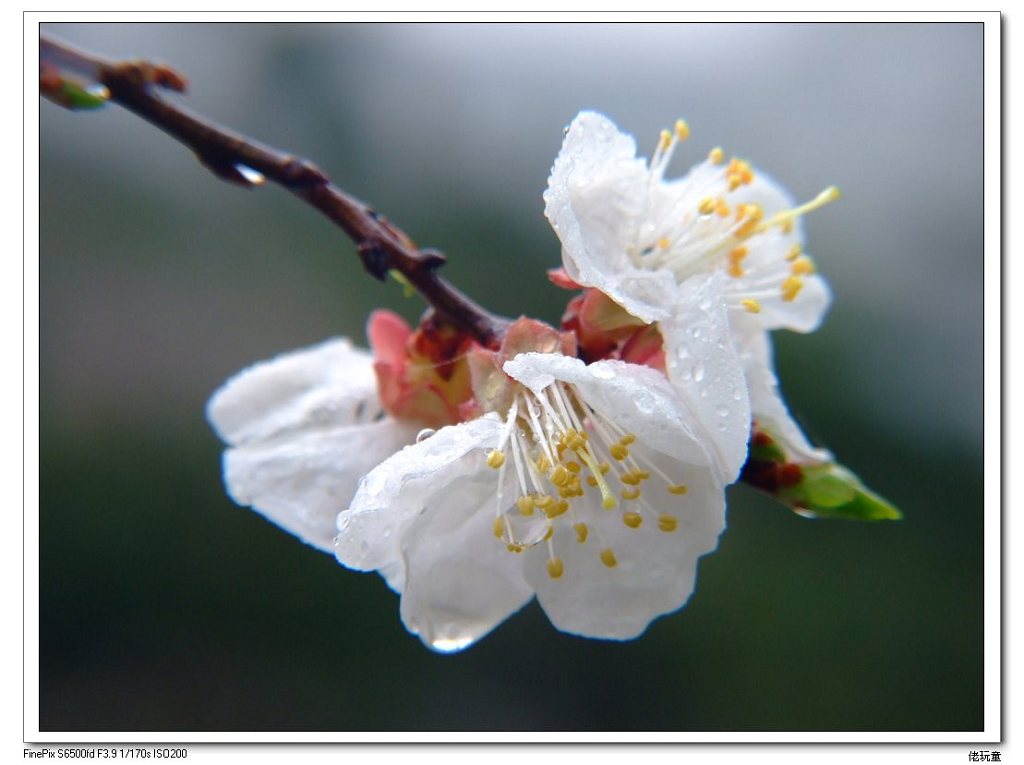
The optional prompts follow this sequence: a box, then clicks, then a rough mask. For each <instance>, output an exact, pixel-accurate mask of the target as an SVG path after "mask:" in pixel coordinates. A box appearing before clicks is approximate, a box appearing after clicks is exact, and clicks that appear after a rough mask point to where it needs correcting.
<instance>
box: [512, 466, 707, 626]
mask: <svg viewBox="0 0 1024 765" xmlns="http://www.w3.org/2000/svg"><path fill="white" fill-rule="evenodd" d="M652 459H654V460H655V464H658V465H659V466H660V467H661V468H662V469H664V470H671V471H672V472H673V473H676V474H679V473H680V470H682V474H681V475H682V478H683V480H684V482H685V483H686V484H687V485H688V486H689V489H690V491H689V493H688V494H686V496H683V497H676V496H672V495H669V494H667V493H666V492H664V483H663V482H660V481H658V480H657V479H654V480H652V481H650V482H645V484H644V490H643V491H644V494H645V495H648V496H650V495H651V494H654V495H658V492H659V491H661V492H662V494H661V495H658V496H661V497H662V499H661V500H658V499H648V504H649V505H650V506H652V507H654V508H656V509H654V511H653V512H650V511H647V512H644V513H643V516H644V522H643V524H642V525H641V527H640V528H638V529H631V528H628V527H627V526H626V525H625V524H623V523H622V520H621V514H620V512H619V511H618V510H603V509H601V508H599V507H595V508H594V509H593V510H592V511H591V512H588V513H587V518H588V521H589V522H590V524H591V526H592V528H591V530H590V533H589V534H588V537H587V541H586V542H585V543H584V544H580V543H579V542H578V541H577V539H576V537H575V535H574V534H573V533H572V532H571V531H570V530H569V529H560V530H559V533H556V534H555V536H554V537H553V538H552V545H553V548H554V554H555V556H557V557H559V558H561V559H562V563H563V574H562V576H561V577H560V578H558V579H552V578H551V577H549V576H548V575H547V573H546V558H547V555H548V553H547V551H546V549H544V548H543V546H542V545H538V547H536V548H533V549H531V550H528V551H527V553H526V554H527V555H528V556H530V560H528V565H527V568H526V576H527V581H529V582H530V584H532V585H533V587H534V588H535V589H536V590H537V599H538V601H539V602H540V604H541V606H542V607H543V609H544V611H545V612H546V613H547V615H548V618H550V619H551V622H552V623H553V624H554V625H555V626H556V627H557V628H558V629H560V630H562V631H564V632H572V633H575V634H578V635H584V636H586V637H594V638H609V639H613V640H628V639H630V638H634V637H636V636H638V635H639V634H640V633H642V632H643V631H644V630H645V629H646V628H647V625H648V624H649V623H650V622H651V620H653V619H654V618H656V617H658V616H660V615H662V614H666V613H670V612H672V611H675V610H676V609H678V608H680V607H682V605H683V604H684V603H685V602H686V601H687V599H688V598H689V597H690V594H691V593H692V592H693V589H694V584H695V581H696V575H697V563H698V559H699V558H700V556H701V555H704V554H706V553H709V552H711V551H713V550H714V549H715V548H716V547H717V546H718V537H719V535H720V534H721V532H722V531H723V530H724V529H725V495H724V492H723V490H722V487H721V485H720V484H718V483H717V481H715V480H714V478H713V477H712V476H711V475H710V473H709V471H708V470H707V469H706V468H705V469H701V468H699V467H687V466H681V467H680V466H678V465H677V464H676V463H674V462H672V461H667V460H664V458H661V459H660V460H659V459H657V458H652ZM669 500H671V502H669ZM594 504H595V505H596V503H594ZM662 511H667V512H671V514H672V515H673V516H674V517H676V518H677V519H678V522H679V526H678V528H676V530H675V531H673V532H668V533H666V532H663V531H661V530H660V529H659V528H658V523H657V513H659V512H662ZM606 546H607V547H610V548H611V549H612V551H613V552H614V554H615V558H616V560H617V565H616V566H615V567H614V568H609V567H608V566H606V565H605V564H604V563H603V562H602V561H601V557H600V553H601V550H602V549H603V548H605V547H606Z"/></svg>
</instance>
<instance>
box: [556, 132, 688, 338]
mask: <svg viewBox="0 0 1024 765" xmlns="http://www.w3.org/2000/svg"><path fill="white" fill-rule="evenodd" d="M647 181H648V171H647V166H646V163H645V162H644V161H643V160H641V159H638V158H637V156H636V144H635V142H634V141H633V139H632V138H631V137H630V136H628V135H625V134H624V133H621V132H619V130H618V128H616V127H615V125H614V124H613V123H612V122H611V121H610V120H609V119H608V118H607V117H604V116H603V115H600V114H597V113H595V112H581V113H580V114H579V115H578V116H577V117H576V119H574V120H573V122H572V124H571V125H570V126H569V129H568V131H567V132H566V136H565V140H564V142H563V144H562V150H561V152H560V153H559V155H558V157H557V158H556V159H555V164H554V166H553V167H552V168H551V176H550V178H549V179H548V189H547V191H545V192H544V203H545V208H544V214H545V215H546V216H547V218H548V220H549V221H550V222H551V226H552V228H554V230H555V233H556V234H557V235H558V238H559V239H560V240H561V242H562V259H563V262H564V266H565V269H566V272H567V273H568V275H569V276H570V278H572V279H573V281H575V282H577V283H578V284H581V285H583V286H586V287H596V288H598V289H599V290H601V291H602V292H604V293H606V294H607V295H608V296H610V297H611V298H612V299H613V300H615V301H616V302H617V303H619V304H620V305H622V307H623V308H625V309H626V310H627V311H629V312H630V313H631V314H633V315H634V316H637V317H639V318H641V319H643V320H644V321H648V322H649V321H654V320H656V319H660V318H663V316H664V315H665V313H666V311H665V308H664V306H665V305H668V304H669V303H670V302H671V295H672V292H673V290H674V287H675V280H674V278H673V277H672V275H671V274H669V273H665V272H656V271H646V270H641V269H638V268H636V267H635V266H634V265H633V263H632V262H631V261H630V258H629V254H628V248H629V247H630V246H632V245H633V244H635V242H636V239H637V230H638V227H639V225H640V224H641V222H642V220H643V218H644V214H645V210H646V206H647V204H648V199H647V191H646V189H647V186H648V184H647Z"/></svg>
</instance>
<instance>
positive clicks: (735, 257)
mask: <svg viewBox="0 0 1024 765" xmlns="http://www.w3.org/2000/svg"><path fill="white" fill-rule="evenodd" d="M747 253H748V250H747V248H746V247H744V246H743V245H742V244H741V245H740V246H739V247H735V248H733V249H732V251H731V252H730V253H729V262H730V263H737V264H738V263H739V262H740V261H741V260H743V259H744V258H745V257H747Z"/></svg>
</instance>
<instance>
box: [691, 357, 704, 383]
mask: <svg viewBox="0 0 1024 765" xmlns="http://www.w3.org/2000/svg"><path fill="white" fill-rule="evenodd" d="M693 379H694V381H696V382H700V381H701V380H703V379H704V364H702V363H701V362H699V361H698V362H697V363H696V364H694V365H693Z"/></svg>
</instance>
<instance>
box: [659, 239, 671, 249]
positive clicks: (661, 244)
mask: <svg viewBox="0 0 1024 765" xmlns="http://www.w3.org/2000/svg"><path fill="white" fill-rule="evenodd" d="M671 246H672V242H670V241H669V240H668V237H667V236H663V237H662V238H661V239H659V240H658V249H659V250H667V249H668V248H669V247H671Z"/></svg>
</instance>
